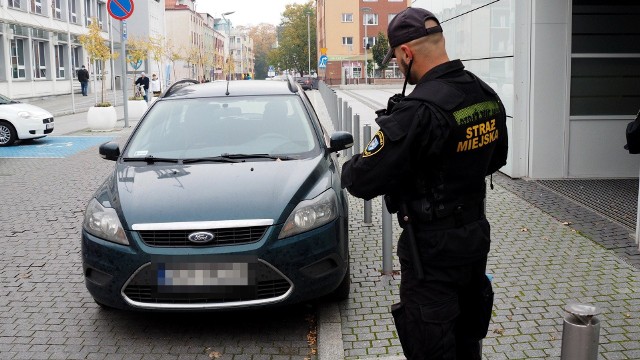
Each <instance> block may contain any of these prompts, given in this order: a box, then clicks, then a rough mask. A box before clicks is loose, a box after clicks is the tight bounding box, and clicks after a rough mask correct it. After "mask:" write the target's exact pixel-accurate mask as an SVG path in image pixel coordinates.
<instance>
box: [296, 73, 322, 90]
mask: <svg viewBox="0 0 640 360" xmlns="http://www.w3.org/2000/svg"><path fill="white" fill-rule="evenodd" d="M296 81H297V82H298V84H300V86H301V87H302V89H303V90H312V89H316V88H317V86H314V81H315V79H314V78H312V77H311V76H303V77H299V78H296Z"/></svg>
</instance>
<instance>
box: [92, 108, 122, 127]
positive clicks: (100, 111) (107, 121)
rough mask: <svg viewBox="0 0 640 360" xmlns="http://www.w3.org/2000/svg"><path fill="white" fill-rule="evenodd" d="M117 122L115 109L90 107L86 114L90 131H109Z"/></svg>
mask: <svg viewBox="0 0 640 360" xmlns="http://www.w3.org/2000/svg"><path fill="white" fill-rule="evenodd" d="M116 122H118V114H117V113H116V108H114V107H113V106H109V107H95V106H92V107H90V108H89V111H88V112H87V124H88V125H89V130H91V131H111V130H113V129H114V128H115V126H116Z"/></svg>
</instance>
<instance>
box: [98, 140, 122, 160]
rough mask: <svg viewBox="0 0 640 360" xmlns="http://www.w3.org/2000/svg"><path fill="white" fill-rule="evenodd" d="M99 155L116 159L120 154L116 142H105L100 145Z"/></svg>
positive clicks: (108, 158) (107, 158)
mask: <svg viewBox="0 0 640 360" xmlns="http://www.w3.org/2000/svg"><path fill="white" fill-rule="evenodd" d="M99 152H100V156H101V157H102V158H103V159H106V160H114V161H115V160H118V157H119V156H120V146H119V145H118V143H117V142H107V143H104V144H102V145H100V150H99Z"/></svg>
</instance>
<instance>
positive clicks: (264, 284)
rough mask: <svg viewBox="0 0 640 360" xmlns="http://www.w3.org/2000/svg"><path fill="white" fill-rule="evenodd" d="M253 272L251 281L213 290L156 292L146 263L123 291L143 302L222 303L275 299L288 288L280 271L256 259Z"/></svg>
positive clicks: (287, 282) (153, 278) (152, 275)
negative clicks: (245, 284)
mask: <svg viewBox="0 0 640 360" xmlns="http://www.w3.org/2000/svg"><path fill="white" fill-rule="evenodd" d="M250 265H251V268H252V269H254V270H255V271H253V273H254V274H255V278H254V281H252V283H253V284H250V285H247V286H216V287H215V291H211V292H210V293H207V292H206V291H204V290H203V291H202V292H194V291H193V287H191V288H190V291H184V292H180V288H179V287H175V288H174V289H171V290H172V291H171V292H163V293H161V292H159V291H158V287H157V285H156V283H157V280H156V273H155V271H157V268H156V267H155V266H146V267H145V268H144V269H142V270H141V271H140V272H138V273H137V274H136V275H135V277H134V278H133V279H132V280H131V281H130V282H129V284H128V285H127V287H126V288H125V290H124V294H125V296H126V297H127V298H128V299H130V300H131V301H135V302H138V303H144V304H149V305H153V304H184V305H187V304H224V303H229V302H242V301H253V300H268V299H274V298H277V297H280V296H283V295H284V294H286V293H287V291H289V289H290V288H291V284H290V283H289V281H287V279H285V278H284V277H283V276H282V275H281V274H280V273H278V272H277V271H275V270H274V269H273V268H271V267H270V266H268V265H266V264H264V263H262V262H258V263H253V264H250Z"/></svg>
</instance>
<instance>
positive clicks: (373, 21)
mask: <svg viewBox="0 0 640 360" xmlns="http://www.w3.org/2000/svg"><path fill="white" fill-rule="evenodd" d="M363 24H367V25H378V14H364V22H363Z"/></svg>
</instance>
